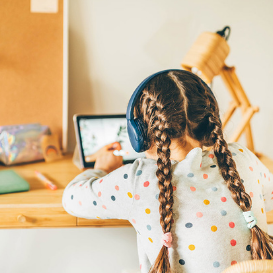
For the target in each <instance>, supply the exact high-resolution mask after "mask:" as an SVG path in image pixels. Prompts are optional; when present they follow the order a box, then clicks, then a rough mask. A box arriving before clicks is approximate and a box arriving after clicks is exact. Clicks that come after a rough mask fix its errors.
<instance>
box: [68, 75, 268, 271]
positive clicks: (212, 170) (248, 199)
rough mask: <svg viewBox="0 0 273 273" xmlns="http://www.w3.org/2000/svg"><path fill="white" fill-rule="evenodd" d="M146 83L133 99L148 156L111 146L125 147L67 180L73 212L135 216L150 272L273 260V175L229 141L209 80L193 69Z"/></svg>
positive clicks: (142, 256)
mask: <svg viewBox="0 0 273 273" xmlns="http://www.w3.org/2000/svg"><path fill="white" fill-rule="evenodd" d="M141 91H142V92H141V94H140V96H139V97H138V98H137V100H136V103H135V104H134V105H133V107H134V113H135V116H136V117H137V118H138V119H139V120H141V122H142V123H143V125H144V129H145V130H147V131H146V134H145V132H144V135H146V136H145V139H144V140H145V147H146V148H145V149H146V152H145V154H146V158H139V159H137V160H135V161H134V163H132V164H128V165H125V166H121V165H122V158H121V157H115V156H114V155H113V152H112V151H111V149H112V148H113V146H115V147H114V148H115V149H120V148H121V147H120V145H119V144H118V143H113V144H110V145H109V146H107V147H105V148H104V150H105V152H104V153H102V155H101V156H100V157H98V158H97V160H96V164H95V167H94V170H87V171H85V172H83V173H82V174H80V175H78V176H77V177H76V178H75V179H74V180H73V181H71V182H70V183H69V184H68V185H67V187H66V188H65V190H64V194H63V206H64V208H65V210H66V211H67V212H68V213H70V214H71V215H74V216H77V217H82V218H87V219H93V218H102V219H110V218H117V219H128V220H129V221H130V222H131V224H132V225H133V226H134V228H135V229H136V231H137V242H138V253H139V261H140V268H141V272H142V273H147V272H150V273H156V272H157V273H159V272H163V273H165V272H168V273H169V272H186V273H196V272H198V273H207V272H217V273H218V272H222V271H223V270H224V269H225V268H227V267H229V266H230V265H233V264H236V263H238V262H241V261H244V260H250V259H272V257H273V252H272V243H273V237H271V236H269V235H267V234H266V233H265V232H266V231H267V223H266V215H265V212H266V211H270V210H272V209H273V200H272V199H273V198H272V194H271V192H272V191H273V175H272V173H270V172H269V170H268V169H267V168H266V167H265V166H264V165H263V164H262V162H261V161H260V160H259V159H258V158H257V157H256V156H255V155H254V154H253V153H252V152H251V151H250V150H248V149H247V148H246V147H244V146H243V145H240V144H238V143H229V144H227V143H226V141H225V139H224V136H223V131H222V124H221V121H220V118H219V108H218V104H217V101H216V99H215V97H214V96H213V94H212V92H211V90H210V89H209V87H208V86H207V85H206V84H205V83H204V82H203V81H202V80H201V79H200V78H199V77H198V76H196V75H195V74H193V73H190V72H188V71H184V70H173V71H172V70H171V71H165V72H160V73H159V74H158V75H156V76H154V77H153V78H152V79H151V80H150V81H148V83H147V84H146V86H145V88H144V89H143V90H141ZM145 130H144V131H145ZM205 148H206V149H205ZM115 169H116V170H115Z"/></svg>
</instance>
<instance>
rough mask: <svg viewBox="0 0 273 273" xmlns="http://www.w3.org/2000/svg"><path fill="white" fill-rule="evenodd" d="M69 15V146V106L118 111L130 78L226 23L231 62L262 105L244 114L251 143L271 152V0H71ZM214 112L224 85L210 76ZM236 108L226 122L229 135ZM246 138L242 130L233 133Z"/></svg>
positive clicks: (224, 102)
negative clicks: (247, 117)
mask: <svg viewBox="0 0 273 273" xmlns="http://www.w3.org/2000/svg"><path fill="white" fill-rule="evenodd" d="M69 4H70V17H69V23H70V27H69V29H70V30H69V35H70V38H69V42H70V44H69V46H70V48H69V58H70V59H69V62H70V64H69V136H68V137H69V139H68V143H69V149H70V150H72V149H73V148H74V145H75V136H74V129H73V123H72V116H73V114H75V113H92V114H106V113H107V114H108V113H125V111H126V106H127V102H128V100H129V98H130V95H131V94H132V92H133V91H134V89H135V88H136V86H137V85H138V84H139V83H140V81H142V80H143V79H144V78H145V77H146V76H148V75H149V74H152V73H154V72H156V71H159V70H162V69H165V68H180V63H181V60H182V59H183V56H184V55H185V54H186V53H187V51H188V50H189V48H190V47H191V45H192V44H193V42H194V41H195V39H196V38H197V37H198V35H199V34H200V33H202V32H203V31H211V32H215V31H217V30H219V29H222V28H223V27H224V26H225V25H230V26H231V35H230V38H229V41H228V43H229V45H230V48H231V52H230V54H229V56H228V57H227V60H226V63H227V64H228V65H230V66H232V65H234V66H235V67H236V70H237V74H238V77H239V79H240V81H241V83H242V86H243V87H244V89H245V91H246V93H247V95H248V97H249V99H250V101H251V103H252V104H254V105H258V106H260V108H261V110H260V112H259V113H258V114H256V115H255V116H254V118H253V120H252V122H251V124H252V128H253V138H254V144H255V147H256V150H257V151H259V152H262V153H264V154H266V155H268V156H271V157H272V158H273V145H271V140H272V139H273V107H272V102H273V87H272V75H273V53H272V46H273V35H272V34H273V28H272V27H271V26H272V25H273V17H272V14H271V13H272V12H271V11H272V10H273V1H271V0H261V1H258V2H257V1H256V0H241V1H236V0H229V1H216V0H206V1H203V0H195V1H188V0H170V1H166V0H148V1H147V0H138V1H126V0H116V1H107V0H100V1H99V0H77V1H73V0H72V1H70V3H69ZM213 90H214V92H215V94H216V97H217V98H218V101H219V104H220V109H221V113H222V114H223V113H224V112H225V110H226V109H227V106H228V102H229V100H230V96H229V93H228V91H227V89H226V88H225V86H224V84H223V82H222V80H221V79H220V77H216V78H215V80H214V82H213ZM240 116H241V115H240V112H239V111H238V112H237V113H236V115H235V117H234V118H233V119H232V120H231V121H232V122H231V123H230V124H229V125H228V127H227V128H226V131H225V133H226V136H227V137H228V136H230V135H231V133H232V132H233V131H234V129H235V128H236V126H237V124H238V121H239V120H240ZM239 142H241V143H242V144H245V137H244V136H243V137H242V138H241V139H240V141H239Z"/></svg>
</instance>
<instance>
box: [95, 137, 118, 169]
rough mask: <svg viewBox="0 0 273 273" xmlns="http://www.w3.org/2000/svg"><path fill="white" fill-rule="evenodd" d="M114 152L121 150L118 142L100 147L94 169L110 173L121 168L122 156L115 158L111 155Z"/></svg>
mask: <svg viewBox="0 0 273 273" xmlns="http://www.w3.org/2000/svg"><path fill="white" fill-rule="evenodd" d="M114 150H118V151H120V150H121V145H120V143H119V142H113V143H111V144H108V145H106V146H104V147H102V148H101V149H100V150H99V153H98V156H97V159H96V163H95V166H94V169H99V170H103V171H105V172H107V173H110V172H112V171H114V170H115V169H117V168H119V167H121V166H122V165H123V164H122V160H123V158H122V156H115V155H114V154H113V151H114Z"/></svg>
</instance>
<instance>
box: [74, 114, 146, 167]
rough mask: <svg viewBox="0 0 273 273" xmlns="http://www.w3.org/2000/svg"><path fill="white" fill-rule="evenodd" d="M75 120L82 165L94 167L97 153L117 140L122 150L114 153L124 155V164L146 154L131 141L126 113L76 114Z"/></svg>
mask: <svg viewBox="0 0 273 273" xmlns="http://www.w3.org/2000/svg"><path fill="white" fill-rule="evenodd" d="M73 120H74V127H75V133H76V139H77V145H78V150H79V157H80V162H81V165H82V167H84V168H86V167H93V166H94V164H95V160H96V155H95V153H96V152H97V151H98V150H99V149H100V148H102V147H103V146H105V145H107V144H110V143H112V142H115V141H118V142H119V143H120V144H121V147H122V150H121V151H120V152H118V151H113V153H114V154H115V155H122V156H123V162H124V164H126V163H131V162H133V161H134V160H135V159H136V158H139V157H144V156H145V153H144V152H143V153H137V152H135V151H134V149H133V147H132V145H131V143H130V140H129V136H128V133H127V120H126V116H125V115H100V116H96V115H74V116H73Z"/></svg>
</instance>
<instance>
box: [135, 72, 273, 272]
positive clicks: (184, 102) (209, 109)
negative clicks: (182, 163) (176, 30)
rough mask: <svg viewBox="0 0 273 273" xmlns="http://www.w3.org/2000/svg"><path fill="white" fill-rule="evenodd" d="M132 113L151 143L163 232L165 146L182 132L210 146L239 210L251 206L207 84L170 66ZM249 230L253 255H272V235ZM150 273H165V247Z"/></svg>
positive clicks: (168, 216)
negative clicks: (154, 154)
mask: <svg viewBox="0 0 273 273" xmlns="http://www.w3.org/2000/svg"><path fill="white" fill-rule="evenodd" d="M134 110H135V116H136V117H137V118H139V119H141V120H142V121H143V123H144V126H145V127H146V129H147V137H146V140H145V141H146V143H145V146H146V147H152V146H154V145H155V146H156V148H157V156H158V160H157V166H158V170H157V172H156V175H157V178H158V186H159V189H160V194H159V198H158V200H159V202H160V205H159V212H160V215H161V218H160V224H161V226H162V230H163V233H167V232H170V231H171V227H172V218H173V215H172V206H173V187H172V174H171V172H170V170H171V160H170V149H169V147H170V144H171V141H172V140H173V139H176V140H179V142H180V143H181V145H182V146H183V145H184V144H185V139H186V136H189V137H191V138H193V139H194V140H197V141H199V142H200V144H201V146H206V147H212V148H213V151H214V154H215V156H216V158H217V162H218V165H219V168H220V171H221V174H222V176H223V178H224V180H225V181H226V184H227V187H228V189H229V190H230V192H231V196H232V198H233V200H234V201H235V202H236V203H237V204H238V206H240V208H241V209H242V211H249V210H251V198H250V196H249V195H248V194H247V193H246V192H245V188H244V186H243V184H242V182H241V179H240V176H239V173H238V172H237V170H236V165H235V162H234V161H233V159H232V154H231V152H230V151H229V150H228V145H227V143H226V141H225V139H224V137H223V131H222V124H221V121H220V117H219V107H218V103H217V101H216V99H215V97H214V96H213V94H212V92H211V91H210V89H209V87H208V86H207V85H206V84H204V82H203V81H202V80H201V79H200V78H199V77H198V76H196V75H195V74H193V73H191V72H188V71H185V70H178V71H177V70H174V71H170V72H166V73H162V74H159V75H157V76H155V77H154V78H152V79H151V80H150V81H149V82H148V83H147V84H146V86H145V88H144V90H143V91H142V94H141V96H140V98H139V99H138V101H137V103H136V104H135V108H134ZM251 232H252V243H251V248H252V257H253V259H272V258H273V254H272V253H273V251H272V245H271V246H270V244H271V243H273V237H270V236H269V235H267V234H266V233H264V232H263V231H262V230H260V229H259V228H258V227H257V226H254V227H253V228H252V229H251ZM150 272H151V273H155V272H156V273H158V272H170V263H169V259H168V249H167V247H166V246H162V248H161V250H160V253H159V255H158V257H157V259H156V261H155V263H154V265H153V266H152V268H151V270H150Z"/></svg>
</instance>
